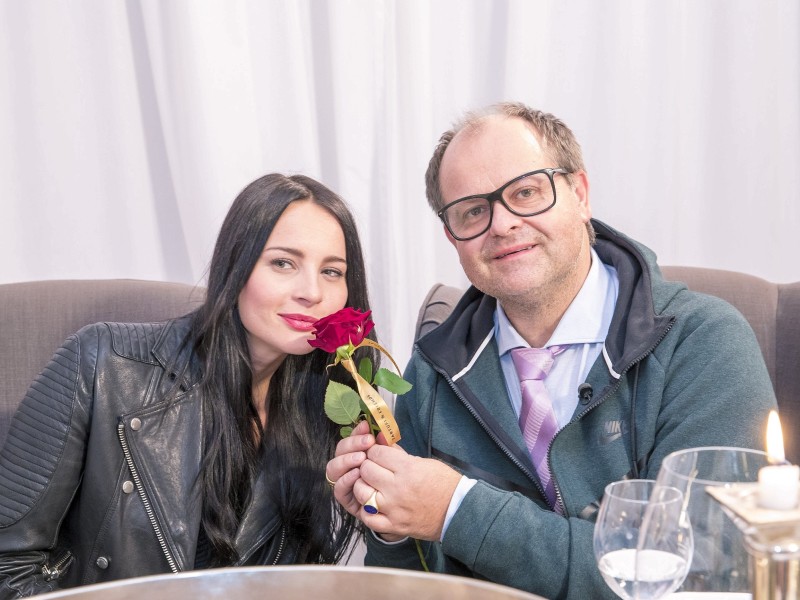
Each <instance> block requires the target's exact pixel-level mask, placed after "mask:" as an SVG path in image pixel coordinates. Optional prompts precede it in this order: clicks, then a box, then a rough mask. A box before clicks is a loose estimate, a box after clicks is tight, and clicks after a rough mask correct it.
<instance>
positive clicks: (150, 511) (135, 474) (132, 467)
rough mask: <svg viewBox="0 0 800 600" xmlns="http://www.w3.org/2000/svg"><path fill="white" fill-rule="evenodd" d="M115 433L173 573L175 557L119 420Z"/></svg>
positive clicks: (123, 426) (175, 566)
mask: <svg viewBox="0 0 800 600" xmlns="http://www.w3.org/2000/svg"><path fill="white" fill-rule="evenodd" d="M117 433H118V434H119V441H120V444H121V445H122V453H123V454H124V455H125V462H127V463H128V468H129V469H130V471H131V476H132V477H133V481H134V483H135V484H136V489H137V490H139V497H140V498H141V499H142V504H144V510H145V512H146V513H147V518H148V519H150V524H151V525H152V526H153V531H154V532H155V534H156V538H157V539H158V544H159V545H160V546H161V551H162V552H163V553H164V558H166V559H167V563H168V564H169V568H170V570H171V571H172V572H173V573H177V572H178V565H177V564H176V562H175V559H174V558H173V556H172V553H171V552H170V551H169V548H168V547H167V542H166V540H165V539H164V534H163V532H162V531H161V527H160V526H159V524H158V521H156V515H155V513H154V512H153V506H152V505H151V504H150V499H149V498H148V497H147V494H146V493H145V491H144V486H143V485H142V480H141V479H140V478H139V472H138V471H137V470H136V465H134V464H133V457H132V456H131V452H130V448H129V447H128V440H126V439H125V424H124V423H122V422H120V423H119V425H117Z"/></svg>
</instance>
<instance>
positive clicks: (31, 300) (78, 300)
mask: <svg viewBox="0 0 800 600" xmlns="http://www.w3.org/2000/svg"><path fill="white" fill-rule="evenodd" d="M204 293H205V290H203V289H202V288H197V287H194V286H191V285H187V284H181V283H165V282H159V281H140V280H133V279H107V280H106V279H103V280H61V281H32V282H25V283H7V284H2V285H0V372H1V373H2V375H0V447H2V444H3V442H4V440H5V437H6V432H7V430H8V426H9V424H10V421H11V417H12V416H13V414H14V411H15V410H16V407H17V405H18V404H19V402H20V401H21V400H22V398H23V396H24V395H25V392H26V390H27V389H28V386H29V385H30V383H31V381H33V379H34V377H36V375H38V374H39V372H40V371H41V370H42V369H43V368H44V366H45V365H46V364H47V363H48V361H49V360H50V359H51V358H52V356H53V353H54V352H55V351H56V349H57V348H58V347H59V346H60V345H61V344H62V342H63V341H64V340H65V339H66V338H67V337H68V336H69V335H70V334H72V333H74V332H75V331H77V330H78V329H80V328H81V327H83V326H84V325H88V324H90V323H97V322H100V321H119V322H131V323H146V322H151V321H163V320H166V319H170V318H173V317H178V316H181V315H183V314H186V313H188V312H189V311H191V310H192V309H193V308H195V307H197V306H198V305H199V304H200V302H202V299H203V295H204Z"/></svg>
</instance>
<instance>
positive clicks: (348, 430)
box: [339, 425, 353, 439]
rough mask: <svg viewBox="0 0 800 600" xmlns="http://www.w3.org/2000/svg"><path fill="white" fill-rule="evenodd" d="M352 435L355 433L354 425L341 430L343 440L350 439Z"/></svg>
mask: <svg viewBox="0 0 800 600" xmlns="http://www.w3.org/2000/svg"><path fill="white" fill-rule="evenodd" d="M351 433H353V427H352V425H347V426H345V427H342V428H341V429H340V430H339V435H341V436H342V439H344V438H347V437H350V434H351Z"/></svg>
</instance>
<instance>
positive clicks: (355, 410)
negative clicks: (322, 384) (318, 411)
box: [325, 381, 361, 425]
mask: <svg viewBox="0 0 800 600" xmlns="http://www.w3.org/2000/svg"><path fill="white" fill-rule="evenodd" d="M360 412H361V397H360V396H359V395H358V394H356V393H355V392H354V391H353V389H352V388H349V387H347V386H346V385H344V384H342V383H337V382H336V381H330V382H328V389H327V390H325V414H326V415H328V418H329V419H330V420H331V421H333V422H334V423H336V424H337V425H352V424H354V423H356V422H358V415H359V413H360Z"/></svg>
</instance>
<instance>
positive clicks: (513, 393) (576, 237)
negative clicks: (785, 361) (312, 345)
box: [327, 104, 775, 599]
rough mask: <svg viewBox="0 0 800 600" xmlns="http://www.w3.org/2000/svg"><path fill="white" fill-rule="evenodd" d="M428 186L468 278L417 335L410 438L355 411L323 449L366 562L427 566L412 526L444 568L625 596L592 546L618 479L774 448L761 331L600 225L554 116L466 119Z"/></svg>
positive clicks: (407, 413)
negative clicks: (695, 457) (689, 460)
mask: <svg viewBox="0 0 800 600" xmlns="http://www.w3.org/2000/svg"><path fill="white" fill-rule="evenodd" d="M426 182H427V195H428V201H429V203H430V205H431V207H432V208H433V209H434V210H435V211H436V212H437V214H438V215H439V217H440V218H441V219H442V221H443V222H444V225H445V235H447V237H448V239H449V240H450V242H451V243H452V244H453V245H454V246H455V248H456V251H457V252H458V255H459V259H460V261H461V265H462V267H463V268H464V271H465V273H466V275H467V277H468V278H469V279H470V281H471V282H472V284H473V287H471V288H470V289H469V290H468V291H467V292H466V294H465V295H464V296H463V298H462V299H461V301H460V302H459V304H458V305H457V306H456V308H455V309H454V311H453V314H452V315H451V316H450V317H449V318H448V319H447V320H446V321H445V322H444V323H443V324H442V325H440V326H439V327H438V328H437V329H435V330H434V331H432V332H430V333H429V334H428V335H426V336H424V337H423V338H422V339H421V340H419V342H418V343H417V345H416V347H415V350H414V354H413V356H412V358H411V361H410V364H409V366H408V369H407V371H406V379H408V380H409V381H410V382H411V383H412V384H413V385H414V388H413V390H412V391H411V392H410V393H408V394H406V395H405V396H402V397H400V398H398V401H397V407H396V418H397V422H398V425H399V427H400V430H401V433H402V436H403V437H402V440H401V442H400V444H399V446H391V447H390V446H386V445H382V444H376V443H375V439H374V438H373V437H372V436H371V435H368V434H367V428H366V427H365V426H364V424H362V425H360V426H359V427H358V428H357V429H356V431H355V432H354V435H353V436H351V437H350V438H347V439H345V440H342V441H341V442H340V443H339V446H338V447H337V455H336V457H335V458H334V459H333V460H332V461H331V462H329V463H328V467H327V476H328V477H329V479H330V480H331V481H334V482H335V485H334V493H335V495H336V497H337V499H338V500H339V501H340V502H341V503H342V504H343V505H344V506H345V507H346V508H347V509H348V510H349V511H350V512H351V513H352V514H354V515H357V516H358V517H359V518H360V519H361V520H362V521H363V522H364V524H365V525H366V526H367V527H369V528H370V529H371V530H372V532H373V534H370V535H367V544H368V553H367V557H366V563H367V564H371V565H379V566H392V567H406V568H416V569H419V568H421V567H420V558H419V556H418V554H417V550H416V548H415V541H414V539H413V538H416V539H417V540H424V541H423V542H422V544H421V547H422V551H423V553H424V556H425V557H426V560H427V563H428V565H429V566H430V568H431V570H435V571H439V572H448V573H456V574H463V575H472V576H475V577H480V578H484V579H488V580H491V581H494V582H496V583H501V584H505V585H510V586H514V587H518V588H521V589H525V590H528V591H530V592H533V593H536V594H539V595H542V596H544V597H546V598H574V599H578V598H580V599H585V598H599V597H609V598H614V597H615V596H614V594H613V593H612V592H611V590H610V588H608V586H606V585H605V583H604V582H603V580H602V579H601V576H600V574H599V571H598V569H597V566H596V564H595V559H594V554H593V551H592V534H593V528H594V519H595V516H596V510H597V507H598V504H599V501H600V500H601V498H602V496H603V489H604V487H605V486H606V485H607V484H608V483H610V482H612V481H616V480H619V479H623V478H626V477H637V478H651V479H652V478H655V477H656V474H657V472H658V468H659V466H660V464H661V461H662V460H663V459H664V457H665V456H666V455H668V454H669V453H671V452H673V451H675V450H678V449H681V448H687V447H695V446H711V445H727V446H743V447H756V448H757V447H763V439H762V438H763V430H764V426H765V424H766V420H767V413H768V411H769V409H771V408H774V407H775V397H774V393H773V391H772V386H771V383H770V380H769V377H768V374H767V371H766V367H765V365H764V363H763V360H762V358H761V353H760V351H759V347H758V345H757V342H756V340H755V337H754V335H753V333H752V331H751V330H750V328H749V326H748V324H747V322H746V321H745V320H744V318H743V317H742V316H741V315H740V314H739V313H738V312H736V311H735V310H734V309H733V308H732V307H730V306H729V305H728V304H726V303H724V302H722V301H720V300H718V299H716V298H712V297H709V296H703V295H699V294H695V293H692V292H689V291H688V290H687V289H686V287H685V286H684V285H683V284H680V283H671V282H667V281H665V280H664V279H663V278H662V277H661V274H660V271H659V269H658V267H657V265H656V262H655V256H654V255H653V253H652V252H651V251H650V250H648V249H647V248H645V247H644V246H642V245H641V244H639V243H637V242H635V241H633V240H631V239H630V238H627V237H625V236H624V235H622V234H620V233H619V232H617V231H615V230H613V229H612V228H610V227H608V226H606V225H604V224H603V223H601V222H599V221H596V220H592V219H591V205H590V202H589V179H588V176H587V174H586V171H585V169H584V165H583V159H582V157H581V151H580V146H579V145H578V143H577V142H576V140H575V138H574V136H573V134H572V132H571V131H570V130H569V128H567V127H566V125H564V123H562V122H561V121H560V120H558V119H557V118H555V117H554V116H552V115H549V114H544V113H542V112H539V111H535V110H532V109H530V108H528V107H526V106H524V105H520V104H502V105H498V106H495V107H492V108H490V109H488V110H487V111H485V112H483V113H479V114H471V115H468V116H467V118H466V119H465V120H464V121H463V122H462V123H461V124H460V125H458V126H457V127H455V128H454V129H453V130H451V131H448V132H446V133H445V134H444V135H443V136H442V138H441V140H440V143H439V145H438V147H437V149H436V151H435V152H434V155H433V158H432V159H431V162H430V165H429V167H428V173H427V178H426ZM676 234H678V235H679V232H676ZM595 237H596V240H595ZM527 348H533V349H541V348H546V349H547V350H546V351H543V350H523V349H527ZM531 354H532V355H533V358H530V357H529V355H531ZM542 356H545V359H542V358H541V357H542ZM537 361H539V362H537ZM542 361H543V362H542ZM534 363H535V364H534ZM532 364H533V366H534V367H538V374H535V375H531V374H530V373H527V371H528V370H529V368H530V366H531V365H532ZM534 370H537V369H534ZM531 378H533V379H534V381H533V382H531V381H521V379H528V380H529V379H531ZM543 388H544V389H543ZM543 396H544V397H546V401H545V403H544V404H542V403H541V402H542V400H541V398H542V397H543ZM537 398H538V399H537ZM548 424H550V427H551V431H549V432H548V431H546V429H547V427H548ZM373 494H374V496H373ZM367 502H371V503H373V504H375V505H376V507H377V508H378V511H379V512H377V513H376V514H370V513H368V512H367V511H365V510H364V509H363V505H364V504H365V503H367Z"/></svg>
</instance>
